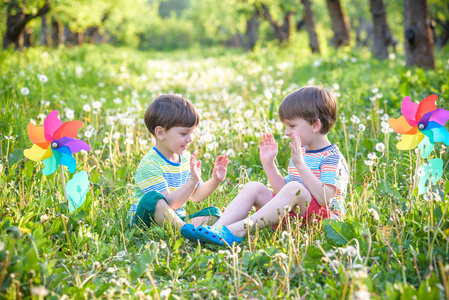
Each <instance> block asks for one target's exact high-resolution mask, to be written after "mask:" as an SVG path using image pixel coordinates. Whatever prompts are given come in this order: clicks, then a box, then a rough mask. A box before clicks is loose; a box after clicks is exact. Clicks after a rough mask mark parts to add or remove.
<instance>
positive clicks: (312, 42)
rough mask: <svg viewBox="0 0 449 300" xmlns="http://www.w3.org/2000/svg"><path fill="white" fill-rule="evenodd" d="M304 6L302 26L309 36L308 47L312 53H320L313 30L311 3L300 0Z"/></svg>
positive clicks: (313, 20) (306, 0) (313, 19)
mask: <svg viewBox="0 0 449 300" xmlns="http://www.w3.org/2000/svg"><path fill="white" fill-rule="evenodd" d="M301 2H302V4H303V5H304V8H305V11H304V24H305V25H306V29H307V33H308V35H309V46H310V49H311V50H312V52H316V53H320V43H319V41H318V35H317V34H316V30H315V15H314V14H313V9H312V3H311V2H310V0H301Z"/></svg>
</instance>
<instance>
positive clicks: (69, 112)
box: [65, 108, 75, 120]
mask: <svg viewBox="0 0 449 300" xmlns="http://www.w3.org/2000/svg"><path fill="white" fill-rule="evenodd" d="M65 117H66V118H67V119H70V120H73V118H74V117H75V111H74V110H73V109H70V108H68V109H67V110H66V112H65Z"/></svg>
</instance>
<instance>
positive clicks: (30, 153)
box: [23, 110, 90, 175]
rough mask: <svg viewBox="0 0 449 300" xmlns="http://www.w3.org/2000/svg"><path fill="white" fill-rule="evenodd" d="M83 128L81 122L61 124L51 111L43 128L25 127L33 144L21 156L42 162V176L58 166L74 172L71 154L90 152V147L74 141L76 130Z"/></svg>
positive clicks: (31, 125)
mask: <svg viewBox="0 0 449 300" xmlns="http://www.w3.org/2000/svg"><path fill="white" fill-rule="evenodd" d="M81 126H83V123H82V122H81V121H68V122H65V123H62V121H61V120H59V118H58V112H57V111H56V110H53V111H51V112H50V113H49V114H48V116H47V118H45V121H44V126H39V127H36V126H35V125H34V124H33V123H29V124H28V126H27V131H28V136H29V137H30V140H31V141H32V142H33V143H34V144H33V146H32V147H31V149H26V150H24V151H23V154H24V155H25V156H26V157H27V158H29V159H31V160H33V161H42V160H43V161H44V165H45V167H44V169H43V170H42V173H43V174H44V175H50V174H53V173H54V172H55V171H56V170H57V169H58V166H59V164H62V165H64V166H67V167H68V168H69V171H70V173H73V172H75V170H76V160H75V158H74V157H73V155H72V153H76V152H79V151H81V150H86V151H89V150H90V146H89V145H88V144H87V143H86V142H84V141H82V140H78V139H76V136H77V134H78V128H80V127H81Z"/></svg>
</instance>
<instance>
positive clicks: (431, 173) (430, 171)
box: [388, 95, 449, 195]
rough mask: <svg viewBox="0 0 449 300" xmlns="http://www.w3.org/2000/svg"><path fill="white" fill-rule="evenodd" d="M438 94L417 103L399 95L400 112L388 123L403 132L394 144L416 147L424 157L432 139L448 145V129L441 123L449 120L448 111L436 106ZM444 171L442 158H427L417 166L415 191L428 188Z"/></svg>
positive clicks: (423, 191) (427, 153)
mask: <svg viewBox="0 0 449 300" xmlns="http://www.w3.org/2000/svg"><path fill="white" fill-rule="evenodd" d="M437 98H438V96H437V95H430V96H428V97H427V98H425V99H424V100H422V101H421V102H420V103H419V104H417V103H414V102H412V101H411V100H410V97H404V99H402V106H401V112H402V116H401V117H400V118H398V119H390V120H388V123H389V124H390V126H391V127H392V128H393V129H394V131H396V132H397V133H400V134H402V140H401V141H400V142H399V143H398V144H397V147H398V149H399V150H409V149H413V148H416V147H418V148H419V149H420V150H421V157H422V158H423V159H427V158H428V156H429V155H430V153H431V152H432V150H433V148H434V143H435V142H443V143H445V144H446V145H449V132H448V131H447V129H446V128H445V127H444V125H445V124H446V122H447V120H449V111H447V110H445V109H437V106H436V104H435V102H436V101H437ZM442 175H443V161H442V160H441V159H440V158H434V159H430V160H429V161H426V162H425V163H424V165H423V166H421V167H420V168H419V176H418V195H421V194H425V193H427V192H428V191H429V190H430V187H431V185H432V184H435V183H436V182H437V181H438V180H439V179H440V178H441V176H442Z"/></svg>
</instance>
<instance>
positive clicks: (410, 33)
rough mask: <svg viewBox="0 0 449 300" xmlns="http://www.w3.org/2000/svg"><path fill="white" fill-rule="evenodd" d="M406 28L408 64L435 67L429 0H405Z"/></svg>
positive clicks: (406, 59)
mask: <svg viewBox="0 0 449 300" xmlns="http://www.w3.org/2000/svg"><path fill="white" fill-rule="evenodd" d="M404 29H405V61H406V63H407V65H408V66H418V67H421V68H425V69H435V56H434V53H433V36H432V31H431V28H430V20H429V18H428V8H427V0H404Z"/></svg>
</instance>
